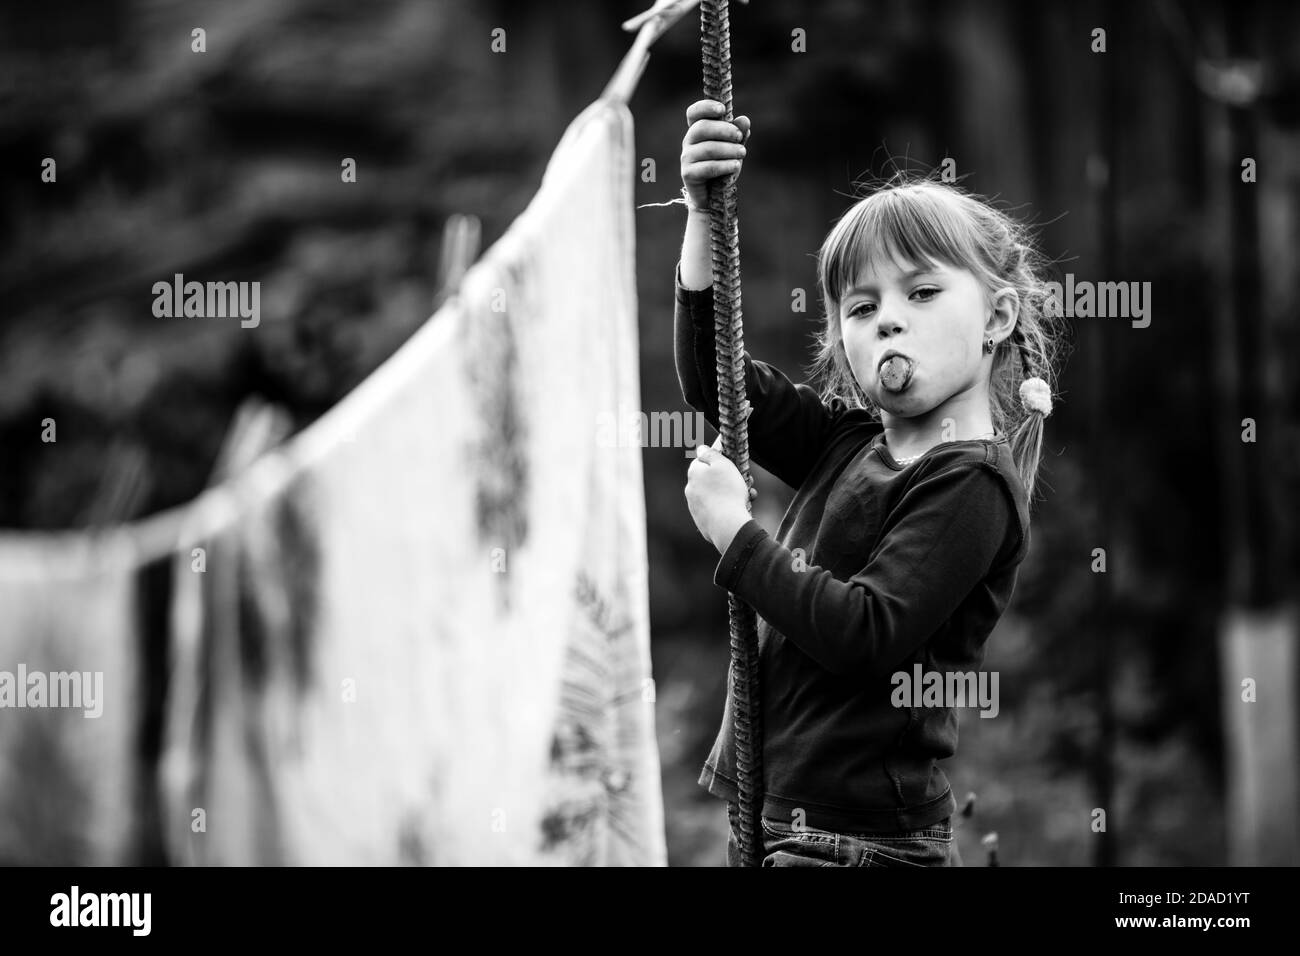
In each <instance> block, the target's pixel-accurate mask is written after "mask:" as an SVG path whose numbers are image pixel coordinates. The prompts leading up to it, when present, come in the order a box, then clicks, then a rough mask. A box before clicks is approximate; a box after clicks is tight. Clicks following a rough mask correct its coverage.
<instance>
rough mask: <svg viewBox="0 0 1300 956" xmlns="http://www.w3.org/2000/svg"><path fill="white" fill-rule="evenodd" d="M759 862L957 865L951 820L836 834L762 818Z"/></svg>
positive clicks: (736, 862)
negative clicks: (900, 828) (914, 827)
mask: <svg viewBox="0 0 1300 956" xmlns="http://www.w3.org/2000/svg"><path fill="white" fill-rule="evenodd" d="M761 824H762V830H763V866H961V865H962V863H961V855H960V854H959V853H958V852H957V843H956V841H955V840H953V838H952V820H951V818H949V819H946V820H940V821H939V822H938V823H935V824H933V825H931V826H928V827H926V828H924V829H921V830H909V831H906V832H899V833H837V832H833V831H831V830H819V829H817V828H816V827H809V826H804V827H801V828H800V829H798V830H796V829H795V828H794V826H793V825H792V824H791V823H788V822H786V821H785V820H773V819H771V818H770V817H763V818H762V820H761ZM727 825H728V831H729V832H728V834H727V866H740V865H741V863H740V844H739V843H738V841H737V838H736V833H737V832H738V831H739V828H740V808H739V807H737V806H736V804H734V803H731V802H730V801H728V803H727Z"/></svg>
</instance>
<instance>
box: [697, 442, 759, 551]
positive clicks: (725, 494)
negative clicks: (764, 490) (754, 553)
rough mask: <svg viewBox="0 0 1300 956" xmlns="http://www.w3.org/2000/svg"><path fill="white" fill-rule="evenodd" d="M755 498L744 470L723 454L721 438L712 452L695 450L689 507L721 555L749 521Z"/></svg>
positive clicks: (703, 447) (707, 449)
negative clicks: (750, 501) (751, 499)
mask: <svg viewBox="0 0 1300 956" xmlns="http://www.w3.org/2000/svg"><path fill="white" fill-rule="evenodd" d="M753 494H754V492H753V490H752V489H751V488H750V487H749V485H748V484H747V483H746V482H745V479H744V477H743V476H742V475H741V474H740V469H739V468H737V467H736V466H735V464H734V463H733V462H732V461H731V459H730V458H728V457H727V456H726V455H724V454H723V453H722V436H721V435H719V436H718V439H717V441H715V442H714V443H713V447H712V448H706V447H705V446H704V445H700V446H699V447H698V448H696V449H695V460H694V461H693V462H691V465H690V467H689V468H687V469H686V504H687V506H688V507H689V508H690V510H691V517H692V518H693V519H694V520H695V527H696V528H698V529H699V531H700V534H702V535H704V538H705V540H707V541H708V542H710V543H711V544H712V545H713V546H714V547H715V548H716V549H717V550H718V553H719V554H722V553H723V552H725V551H726V550H727V546H728V545H730V544H731V541H732V539H733V538H735V536H736V532H737V531H739V530H740V529H741V526H743V525H744V524H745V523H746V522H747V521H749V519H750V515H749V508H748V507H747V504H748V501H749V499H750V497H752V496H753Z"/></svg>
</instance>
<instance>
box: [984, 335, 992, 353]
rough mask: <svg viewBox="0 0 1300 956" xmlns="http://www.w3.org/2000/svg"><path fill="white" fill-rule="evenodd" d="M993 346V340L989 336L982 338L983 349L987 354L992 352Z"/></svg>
mask: <svg viewBox="0 0 1300 956" xmlns="http://www.w3.org/2000/svg"><path fill="white" fill-rule="evenodd" d="M993 346H994V342H993V338H992V337H991V336H990V337H989V338H987V339H985V340H984V351H985V352H987V353H988V354H989V355H992V354H993Z"/></svg>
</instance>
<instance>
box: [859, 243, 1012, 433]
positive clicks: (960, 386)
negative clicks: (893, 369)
mask: <svg viewBox="0 0 1300 956" xmlns="http://www.w3.org/2000/svg"><path fill="white" fill-rule="evenodd" d="M878 258H879V260H880V261H876V262H870V263H867V264H866V266H864V268H863V269H862V270H861V272H860V273H859V275H858V277H857V280H856V281H855V283H854V284H853V285H852V286H850V287H849V288H848V289H846V290H845V291H844V294H843V295H842V296H841V297H840V332H841V334H842V336H843V339H844V351H845V354H846V355H847V356H848V360H849V367H850V368H851V369H852V370H853V374H854V376H855V377H856V378H857V380H858V384H859V385H861V386H862V389H863V391H865V392H866V393H867V395H869V396H870V397H871V400H872V401H874V402H875V403H876V404H877V405H878V406H879V407H880V408H881V410H882V412H889V413H891V414H893V415H896V416H899V417H903V418H911V417H914V416H917V415H923V414H925V413H927V412H929V411H931V410H933V409H934V408H936V407H937V406H939V405H941V404H942V403H944V402H945V401H947V400H948V399H950V398H952V397H953V396H954V395H957V394H958V393H961V392H963V391H967V390H970V391H974V390H976V389H980V388H982V389H983V390H984V391H983V392H982V393H980V394H985V395H986V394H987V389H988V382H987V372H985V371H984V370H983V367H984V364H985V363H984V362H983V357H984V352H983V340H984V338H985V319H986V318H987V317H988V316H987V311H988V304H987V301H986V299H985V296H984V293H983V290H982V288H981V287H980V284H979V282H978V280H977V279H976V278H975V276H974V275H973V274H972V273H971V272H969V271H967V270H965V269H955V268H953V267H951V266H948V265H945V264H942V263H934V264H932V265H927V264H923V263H922V264H916V263H907V262H902V263H900V262H895V261H893V260H891V259H889V258H888V257H884V256H881V257H878ZM891 351H893V352H900V353H902V354H903V355H904V356H905V357H906V358H907V359H909V360H910V363H911V377H910V379H908V380H907V383H906V386H905V387H903V388H902V389H901V390H899V391H891V390H889V389H887V388H885V387H884V386H883V385H882V383H881V360H882V358H884V357H885V356H886V354H887V353H889V352H891Z"/></svg>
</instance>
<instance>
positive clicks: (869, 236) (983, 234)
mask: <svg viewBox="0 0 1300 956" xmlns="http://www.w3.org/2000/svg"><path fill="white" fill-rule="evenodd" d="M882 254H883V255H887V256H890V257H892V258H893V259H895V260H896V261H899V262H908V263H916V264H918V265H921V264H933V263H936V262H942V263H944V264H945V265H948V266H951V267H953V268H958V269H966V270H968V271H969V272H971V273H972V274H974V276H975V277H976V279H977V280H978V281H979V282H980V284H981V286H982V287H983V289H984V292H985V295H986V297H988V299H989V301H990V303H991V302H992V293H993V292H994V291H996V290H997V289H1002V288H1005V287H1008V286H1010V287H1011V288H1013V289H1014V290H1015V291H1016V294H1017V296H1018V297H1019V300H1020V312H1019V317H1018V319H1017V321H1016V326H1015V329H1014V330H1013V331H1012V333H1011V335H1010V336H1008V337H1007V338H1006V339H1004V340H1003V341H1002V342H999V343H998V344H997V347H996V349H995V351H994V354H993V369H992V373H991V375H990V377H989V406H990V412H991V414H992V418H993V424H994V427H995V428H997V429H998V430H999V431H1001V432H1005V433H1007V434H1008V435H1009V436H1010V441H1011V452H1012V457H1013V459H1014V460H1015V463H1016V470H1017V471H1018V472H1019V474H1020V478H1021V481H1022V482H1023V483H1024V486H1025V491H1026V494H1027V495H1028V496H1029V497H1030V499H1031V501H1032V498H1033V494H1034V486H1035V483H1036V480H1037V475H1038V466H1039V463H1040V461H1041V458H1042V438H1043V415H1042V414H1040V413H1038V412H1033V411H1030V410H1029V409H1028V408H1026V407H1025V406H1024V405H1023V404H1022V403H1021V401H1020V394H1019V391H1020V384H1021V382H1023V381H1024V380H1026V379H1028V378H1033V377H1037V378H1041V379H1042V380H1043V381H1044V382H1045V383H1046V384H1047V387H1048V389H1049V390H1050V394H1052V395H1055V394H1056V368H1057V363H1058V361H1059V360H1060V359H1062V358H1063V352H1064V333H1063V328H1062V327H1061V326H1060V325H1059V324H1058V323H1057V322H1056V321H1055V319H1054V318H1053V314H1052V312H1051V311H1049V309H1048V302H1049V297H1050V293H1049V291H1048V287H1047V285H1046V280H1045V279H1044V278H1043V275H1044V273H1045V272H1046V267H1047V264H1046V263H1045V262H1044V260H1043V259H1042V257H1041V256H1040V255H1039V253H1038V251H1037V250H1036V248H1035V246H1034V243H1033V240H1032V238H1031V237H1030V235H1029V232H1028V229H1027V228H1026V227H1025V226H1024V225H1022V224H1021V223H1019V222H1017V221H1016V220H1015V219H1013V218H1011V217H1010V216H1008V215H1007V214H1006V213H1004V212H1002V211H1001V210H998V209H995V208H994V207H993V206H992V205H991V204H990V203H989V202H988V201H986V200H984V199H983V198H981V197H979V196H976V195H974V194H972V193H969V192H967V191H965V190H964V189H962V188H960V187H957V186H951V185H948V184H946V183H942V182H939V181H937V180H934V179H919V178H916V177H914V176H912V175H911V174H907V173H899V174H896V175H895V176H893V177H892V178H891V179H890V180H889V181H888V182H887V183H885V184H883V185H882V186H880V187H879V188H877V189H876V190H875V191H874V192H872V193H871V194H870V195H868V196H866V197H865V198H863V199H859V200H858V201H857V202H855V203H854V204H853V205H852V206H851V207H849V209H848V211H847V212H845V213H844V215H843V216H841V217H840V219H839V221H838V222H836V224H835V225H834V226H833V227H832V229H831V231H830V233H829V234H827V236H826V239H825V241H824V242H823V243H822V247H821V250H820V252H819V253H818V255H817V280H818V284H819V286H820V287H821V297H822V303H823V307H824V309H825V315H824V323H823V325H822V327H821V329H820V330H819V331H818V333H817V354H816V357H815V358H814V359H813V362H812V364H811V365H810V366H809V368H808V372H809V375H810V377H811V378H812V379H813V380H814V381H816V382H820V383H821V385H820V390H821V397H822V399H823V401H831V400H833V399H840V400H842V401H844V402H845V403H847V404H848V405H849V407H853V408H865V409H867V410H868V411H870V412H871V413H872V415H873V416H874V417H875V418H876V419H877V420H879V418H880V409H879V408H877V407H876V406H875V404H874V403H873V402H872V401H871V399H870V398H869V397H868V396H867V394H866V393H865V392H863V390H862V387H861V386H860V385H859V384H858V380H857V378H856V377H855V376H854V374H853V370H852V369H851V368H850V367H849V362H848V356H847V355H846V354H845V351H844V341H843V338H842V336H841V333H840V299H841V295H842V293H843V291H844V289H845V288H847V287H849V286H851V285H852V284H853V283H854V281H855V280H856V279H857V277H858V274H859V271H860V269H861V268H862V265H863V264H864V263H865V262H868V261H871V260H873V259H875V258H876V257H879V256H881V255H882Z"/></svg>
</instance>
